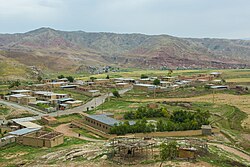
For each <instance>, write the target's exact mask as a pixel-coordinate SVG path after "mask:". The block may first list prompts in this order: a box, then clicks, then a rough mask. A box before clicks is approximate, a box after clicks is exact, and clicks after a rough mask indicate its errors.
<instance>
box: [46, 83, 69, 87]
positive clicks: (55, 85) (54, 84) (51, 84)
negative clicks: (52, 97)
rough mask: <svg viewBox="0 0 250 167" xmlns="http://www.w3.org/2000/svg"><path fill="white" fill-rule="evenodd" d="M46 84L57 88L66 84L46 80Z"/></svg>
mask: <svg viewBox="0 0 250 167" xmlns="http://www.w3.org/2000/svg"><path fill="white" fill-rule="evenodd" d="M46 84H47V85H49V86H51V87H52V88H59V87H60V86H63V85H67V82H48V83H46Z"/></svg>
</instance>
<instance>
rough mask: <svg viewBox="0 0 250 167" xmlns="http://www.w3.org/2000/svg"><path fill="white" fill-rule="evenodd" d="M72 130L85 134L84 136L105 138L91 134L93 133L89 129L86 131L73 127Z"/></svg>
mask: <svg viewBox="0 0 250 167" xmlns="http://www.w3.org/2000/svg"><path fill="white" fill-rule="evenodd" d="M72 130H73V131H74V132H76V133H78V134H81V135H82V136H86V137H88V138H91V139H98V140H104V139H105V138H102V137H100V136H97V135H93V134H91V133H90V132H89V131H87V130H85V129H79V128H73V129H72Z"/></svg>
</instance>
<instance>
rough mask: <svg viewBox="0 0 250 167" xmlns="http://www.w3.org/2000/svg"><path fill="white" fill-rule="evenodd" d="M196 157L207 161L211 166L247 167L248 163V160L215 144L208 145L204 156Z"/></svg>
mask: <svg viewBox="0 0 250 167" xmlns="http://www.w3.org/2000/svg"><path fill="white" fill-rule="evenodd" d="M198 159H199V160H201V161H205V162H208V163H209V164H212V165H213V166H220V167H231V166H239V167H247V166H248V165H249V162H247V161H246V160H244V159H242V158H240V157H238V156H236V155H234V154H232V153H229V152H226V151H224V150H222V149H219V148H217V147H215V146H209V153H208V154H207V155H205V156H201V157H199V158H198Z"/></svg>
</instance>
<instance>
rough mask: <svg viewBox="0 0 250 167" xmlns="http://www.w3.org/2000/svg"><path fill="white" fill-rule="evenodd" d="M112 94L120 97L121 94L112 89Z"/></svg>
mask: <svg viewBox="0 0 250 167" xmlns="http://www.w3.org/2000/svg"><path fill="white" fill-rule="evenodd" d="M113 95H114V96H115V97H117V98H119V97H121V95H120V94H119V92H118V91H117V90H115V91H113Z"/></svg>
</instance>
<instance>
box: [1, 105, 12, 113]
mask: <svg viewBox="0 0 250 167" xmlns="http://www.w3.org/2000/svg"><path fill="white" fill-rule="evenodd" d="M9 111H10V109H9V108H8V107H7V106H5V105H3V104H0V115H7V114H8V113H9Z"/></svg>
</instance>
